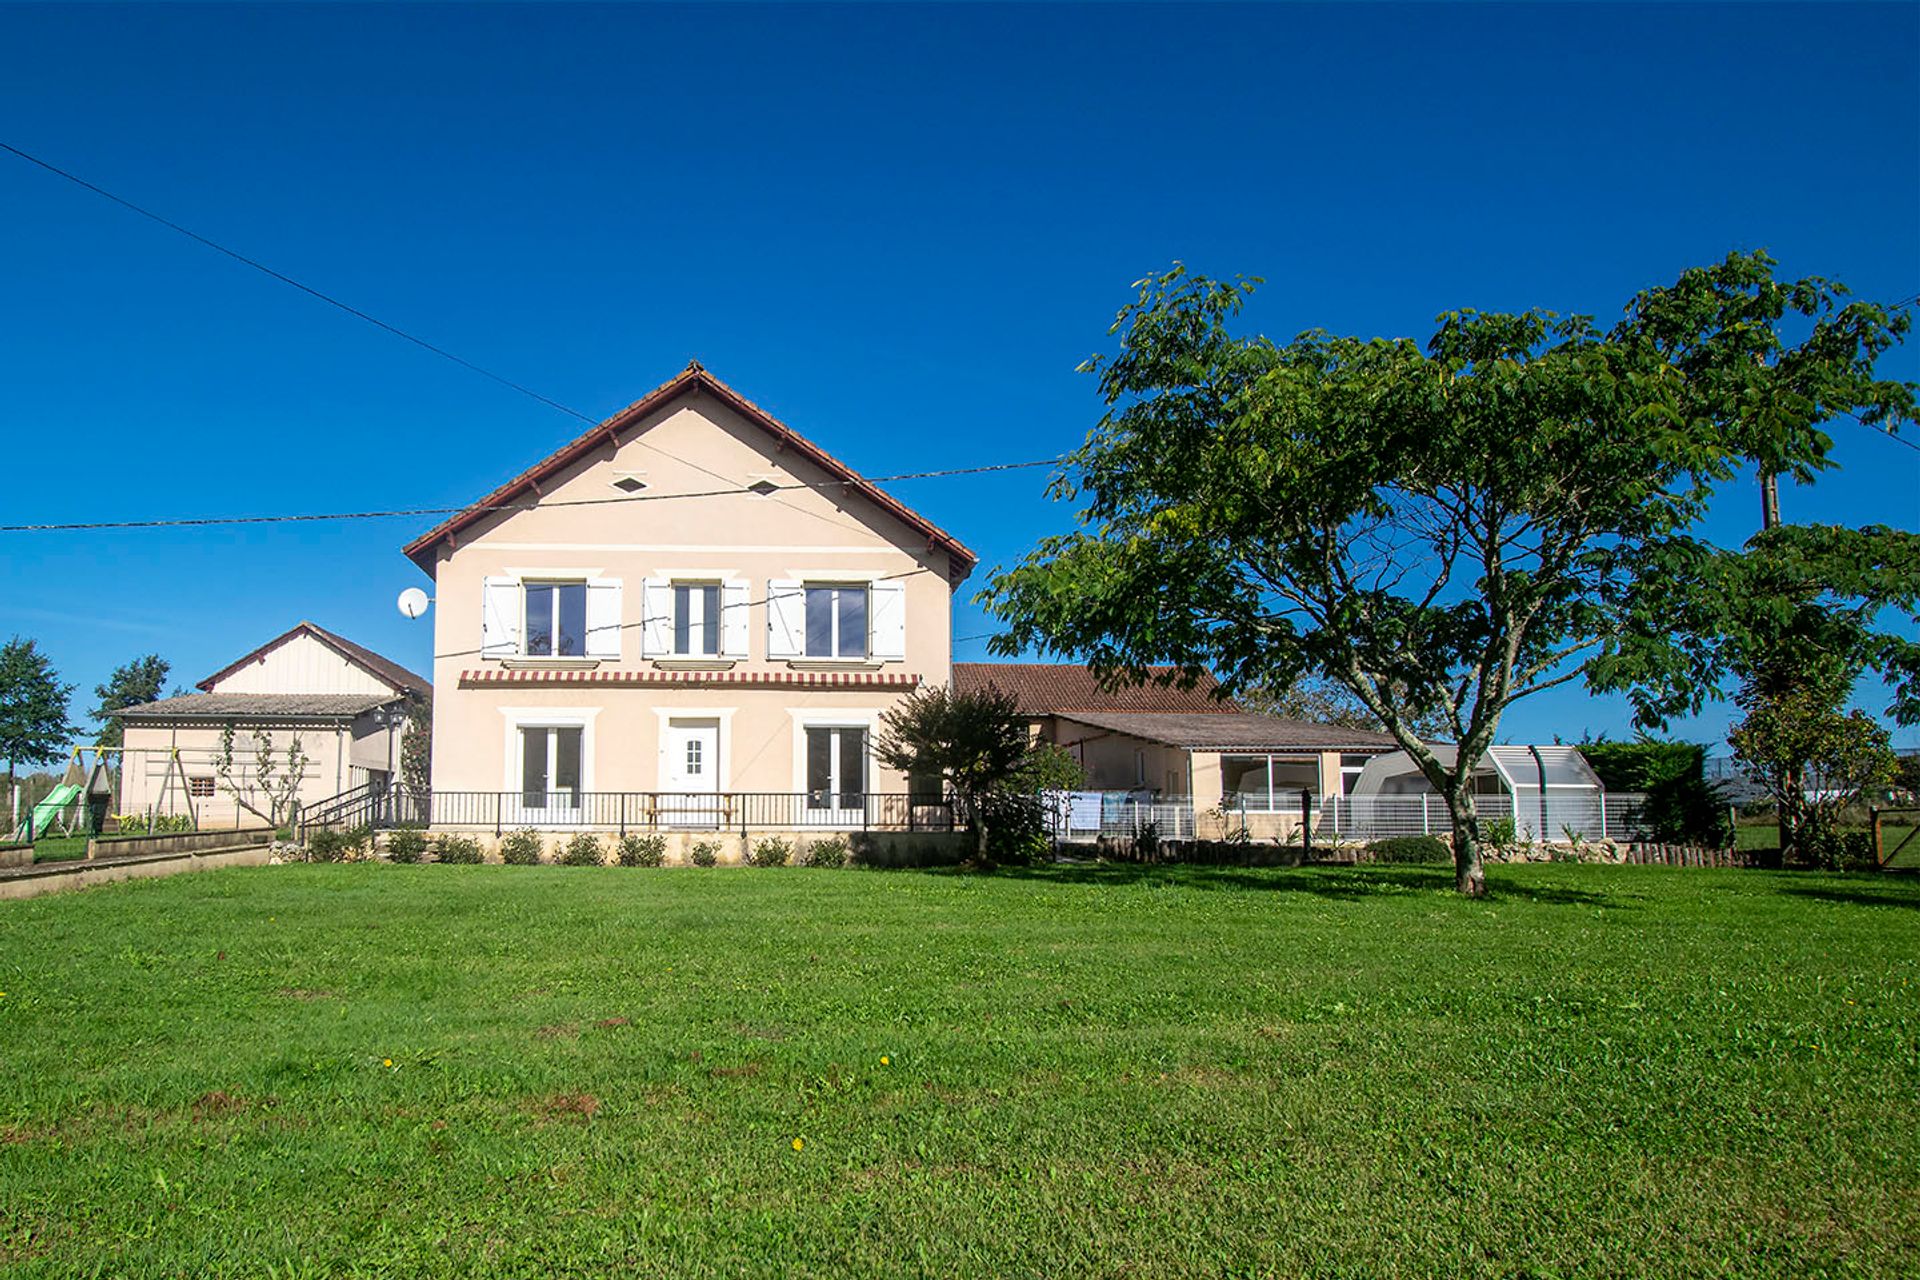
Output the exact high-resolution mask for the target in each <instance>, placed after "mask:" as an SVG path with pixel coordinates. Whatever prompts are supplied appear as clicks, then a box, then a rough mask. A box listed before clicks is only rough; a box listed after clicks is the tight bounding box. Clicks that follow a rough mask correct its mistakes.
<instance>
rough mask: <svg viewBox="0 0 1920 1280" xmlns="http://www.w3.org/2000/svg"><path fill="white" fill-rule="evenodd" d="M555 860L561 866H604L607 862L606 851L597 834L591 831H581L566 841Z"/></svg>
mask: <svg viewBox="0 0 1920 1280" xmlns="http://www.w3.org/2000/svg"><path fill="white" fill-rule="evenodd" d="M557 861H558V862H559V863H560V865H561V866H563V867H604V866H605V865H606V864H607V851H606V847H605V846H604V845H602V844H601V843H600V837H599V836H597V835H595V834H594V833H593V832H591V831H582V832H580V833H579V834H577V835H575V836H574V837H573V838H572V839H571V840H569V841H567V843H566V847H565V848H563V849H561V850H560V857H559V858H558V859H557Z"/></svg>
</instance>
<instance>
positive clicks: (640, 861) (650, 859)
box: [615, 836, 667, 867]
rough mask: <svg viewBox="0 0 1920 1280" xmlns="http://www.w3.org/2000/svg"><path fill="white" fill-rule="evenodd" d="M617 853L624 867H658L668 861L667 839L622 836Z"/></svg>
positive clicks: (661, 837)
mask: <svg viewBox="0 0 1920 1280" xmlns="http://www.w3.org/2000/svg"><path fill="white" fill-rule="evenodd" d="M615 853H616V856H618V858H619V859H620V865H621V866H623V867H657V866H660V865H661V864H662V863H664V862H665V861H666V860H667V838H666V837H665V836H621V837H620V844H619V847H618V848H617V849H616V850H615Z"/></svg>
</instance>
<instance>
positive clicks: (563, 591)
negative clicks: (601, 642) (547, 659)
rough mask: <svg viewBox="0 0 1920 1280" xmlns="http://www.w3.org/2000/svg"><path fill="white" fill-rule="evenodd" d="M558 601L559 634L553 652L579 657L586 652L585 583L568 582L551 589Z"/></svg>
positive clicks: (559, 654) (564, 656) (566, 656)
mask: <svg viewBox="0 0 1920 1280" xmlns="http://www.w3.org/2000/svg"><path fill="white" fill-rule="evenodd" d="M553 593H554V596H555V597H556V598H557V600H558V603H559V609H558V613H559V635H558V637H557V638H556V640H555V645H554V654H555V655H556V656H557V657H562V658H579V657H583V656H585V654H586V652H587V584H586V583H584V582H568V583H564V584H562V585H560V586H557V587H555V588H554V589H553Z"/></svg>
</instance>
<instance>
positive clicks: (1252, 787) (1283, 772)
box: [1220, 756, 1320, 813]
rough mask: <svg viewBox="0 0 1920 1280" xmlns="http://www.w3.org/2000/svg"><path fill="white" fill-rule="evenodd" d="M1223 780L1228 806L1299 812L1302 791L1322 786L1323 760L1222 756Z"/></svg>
mask: <svg viewBox="0 0 1920 1280" xmlns="http://www.w3.org/2000/svg"><path fill="white" fill-rule="evenodd" d="M1220 783H1221V792H1222V795H1223V797H1224V798H1225V800H1226V803H1227V806H1228V807H1229V808H1235V809H1240V810H1244V811H1245V812H1248V813H1280V812H1289V813H1291V812H1297V811H1298V810H1299V808H1300V793H1301V792H1302V791H1311V792H1318V791H1319V790H1320V785H1319V783H1320V762H1319V761H1318V760H1317V759H1314V760H1293V759H1288V758H1287V757H1285V756H1223V757H1221V760H1220Z"/></svg>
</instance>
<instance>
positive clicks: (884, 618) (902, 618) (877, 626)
mask: <svg viewBox="0 0 1920 1280" xmlns="http://www.w3.org/2000/svg"><path fill="white" fill-rule="evenodd" d="M867 616H868V618H869V619H870V622H869V623H868V626H869V627H870V628H871V629H872V631H873V635H872V636H871V637H870V639H869V644H868V648H867V652H868V653H870V654H872V655H873V656H874V657H876V658H879V659H881V660H883V661H893V662H898V661H901V660H902V659H904V658H905V657H906V656H907V584H906V583H904V582H876V583H874V584H873V587H872V588H871V590H870V591H869V592H868V595H867Z"/></svg>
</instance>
